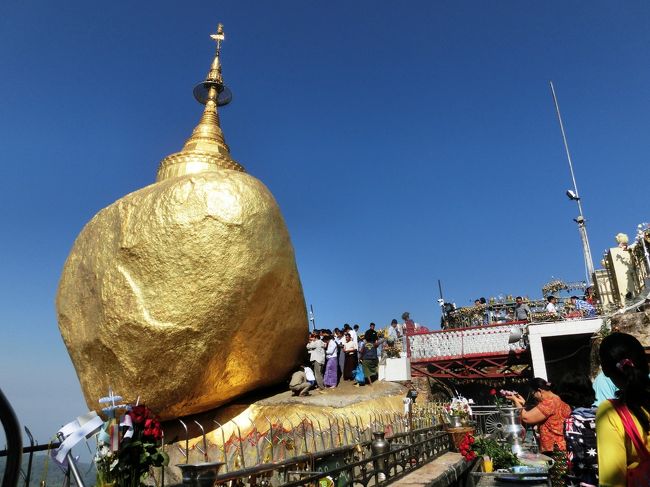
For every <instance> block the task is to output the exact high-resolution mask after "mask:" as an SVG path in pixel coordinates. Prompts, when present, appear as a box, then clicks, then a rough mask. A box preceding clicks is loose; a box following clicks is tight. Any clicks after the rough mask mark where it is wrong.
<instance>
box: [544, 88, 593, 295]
mask: <svg viewBox="0 0 650 487" xmlns="http://www.w3.org/2000/svg"><path fill="white" fill-rule="evenodd" d="M549 84H550V85H551V94H552V95H553V103H554V104H555V112H556V113H557V119H558V122H559V123H560V131H561V132H562V141H563V142H564V151H565V152H566V157H567V160H568V161H569V171H571V181H573V192H574V194H575V198H571V199H574V200H575V201H576V203H577V204H578V212H579V214H580V216H579V217H578V218H576V219H575V222H576V223H577V224H578V231H579V232H580V238H581V239H582V252H583V254H584V258H585V268H586V272H587V283H588V284H591V280H592V276H593V274H594V261H593V259H592V257H591V248H590V247H589V237H587V227H586V226H585V217H584V214H583V212H582V203H581V202H580V194H579V193H578V185H577V184H576V176H575V173H574V172H573V161H572V160H571V153H570V152H569V143H568V142H567V138H566V133H565V132H564V123H563V122H562V115H561V114H560V105H559V103H558V101H557V96H556V94H555V87H554V86H553V82H552V81H549Z"/></svg>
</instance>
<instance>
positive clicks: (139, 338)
mask: <svg viewBox="0 0 650 487" xmlns="http://www.w3.org/2000/svg"><path fill="white" fill-rule="evenodd" d="M212 37H213V38H214V39H215V40H216V41H217V55H216V56H215V60H214V62H213V64H212V67H211V69H210V73H209V74H208V77H207V79H206V80H205V81H204V82H202V83H201V84H199V86H197V88H196V89H195V96H197V99H199V100H200V101H202V102H203V103H205V105H206V107H205V111H204V113H203V116H202V118H201V121H200V123H199V125H198V126H197V127H196V128H195V129H194V132H193V134H192V136H191V137H190V139H188V141H187V142H186V144H185V146H184V147H183V150H182V151H181V152H179V153H177V154H172V155H170V156H168V157H166V158H165V159H164V160H163V161H162V162H161V164H160V168H159V170H158V177H157V182H156V183H155V184H152V185H150V186H147V187H145V188H143V189H140V190H138V191H136V192H134V193H131V194H129V195H127V196H124V197H123V198H121V199H120V200H118V201H116V202H115V203H113V204H112V205H110V206H108V207H107V208H104V209H103V210H101V211H100V212H99V213H98V214H97V215H96V216H95V217H94V218H93V219H92V220H91V221H90V222H89V223H88V224H87V225H86V227H85V228H84V229H83V230H82V232H81V234H80V235H79V236H78V237H77V240H76V241H75V243H74V247H73V249H72V251H71V253H70V255H69V256H68V259H67V261H66V263H65V267H64V269H63V274H62V276H61V281H60V283H59V289H58V294H57V312H58V320H59V328H60V330H61V334H62V336H63V339H64V341H65V344H66V346H67V348H68V352H69V354H70V356H71V358H72V361H73V364H74V366H75V369H76V371H77V375H78V376H79V380H80V382H81V386H82V389H83V392H84V396H85V398H86V402H87V403H88V406H89V407H91V408H96V407H97V400H98V398H99V397H101V396H104V395H105V394H106V391H107V390H108V389H109V387H112V388H113V390H115V391H117V392H119V393H120V394H121V395H123V396H125V397H126V398H128V399H130V400H135V398H136V397H138V396H140V398H141V401H144V402H146V403H147V405H148V406H149V407H151V408H152V409H153V410H154V411H156V412H157V413H158V414H160V416H161V417H162V418H163V419H169V418H174V417H178V416H184V415H187V414H193V413H197V412H202V411H206V410H209V409H211V408H214V407H216V406H218V405H220V404H223V403H225V402H227V401H228V400H229V399H232V398H233V397H235V396H237V395H240V394H242V393H245V392H247V391H250V390H252V389H255V388H258V387H262V386H266V385H271V384H273V383H277V382H279V381H282V380H283V379H284V378H285V377H286V375H287V374H288V373H289V372H290V371H291V370H292V369H293V367H294V366H295V365H296V363H297V362H298V361H299V359H300V356H301V354H302V352H303V350H304V337H305V334H306V333H307V329H308V327H307V316H306V310H305V303H304V298H303V294H302V287H301V284H300V279H299V277H298V271H297V268H296V263H295V257H294V253H293V248H292V246H291V241H290V239H289V234H288V232H287V229H286V226H285V224H284V220H283V218H282V215H281V213H280V209H279V208H278V205H277V203H276V202H275V200H274V198H273V196H272V195H271V193H270V192H269V191H268V189H267V188H266V187H265V186H264V184H262V183H261V182H260V181H259V180H257V179H255V178H254V177H252V176H250V175H248V174H246V172H245V171H244V168H243V167H242V166H241V165H239V164H238V163H237V162H235V161H234V160H232V158H231V157H230V151H229V149H228V146H227V145H226V143H225V141H224V137H223V133H222V131H221V128H220V126H219V117H218V114H217V106H219V105H222V104H225V103H227V102H228V101H229V96H228V95H229V91H228V89H227V88H226V87H225V85H224V84H223V81H222V77H221V66H220V63H219V51H220V43H221V40H223V31H222V29H221V26H220V28H219V30H218V32H217V34H215V35H214V36H212Z"/></svg>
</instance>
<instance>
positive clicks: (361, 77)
mask: <svg viewBox="0 0 650 487" xmlns="http://www.w3.org/2000/svg"><path fill="white" fill-rule="evenodd" d="M649 16H650V4H648V3H647V2H641V1H639V2H624V3H623V2H604V1H596V2H573V1H571V2H566V1H562V2H560V1H558V2H521V1H499V2H497V1H493V2H456V1H449V2H439V1H436V2H431V1H411V2H403V3H396V2H388V1H384V2H370V1H358V2H343V1H333V2H325V3H323V2H304V1H290V2H289V1H287V2H284V1H278V2H262V1H259V2H218V3H217V2H213V1H203V2H185V3H181V2H176V1H165V2H162V1H156V2H154V1H142V2H100V3H98V2H82V1H67V2H51V1H45V0H42V1H29V0H4V1H2V2H1V3H0V67H1V68H0V72H1V75H0V150H1V151H2V152H1V153H2V156H1V160H2V178H1V180H2V191H0V199H1V201H0V203H1V207H2V215H3V232H2V238H1V239H0V255H2V261H3V265H2V279H1V280H0V296H1V300H2V306H0V316H1V323H2V328H1V329H0V345H1V347H2V349H1V350H0V386H1V387H2V388H3V390H4V391H5V392H6V394H7V395H8V396H9V397H10V399H11V400H12V402H13V404H14V406H15V408H16V410H17V413H18V415H19V417H20V419H21V421H22V422H23V423H24V424H26V425H28V426H30V427H31V428H32V429H33V430H34V431H35V432H36V436H37V439H38V440H40V441H45V440H46V439H47V436H48V435H49V434H52V433H54V432H55V431H56V429H57V427H58V426H59V425H61V424H62V423H64V422H66V421H68V420H70V419H72V418H73V417H75V416H76V415H78V414H81V413H83V412H85V406H84V403H83V402H82V400H81V394H80V391H79V386H78V384H77V380H76V376H75V374H74V371H73V368H72V366H71V364H70V361H69V359H68V356H67V353H66V351H65V347H64V346H63V344H62V341H61V338H60V335H59V332H58V328H57V324H56V316H55V310H54V297H55V292H56V287H57V282H58V278H59V274H60V271H61V268H62V266H63V263H64V261H65V258H66V256H67V254H68V252H69V250H70V248H71V246H72V244H73V241H74V239H75V237H76V235H77V234H78V233H79V231H80V230H81V228H82V227H83V226H84V224H85V223H86V222H88V220H89V219H90V218H91V217H92V216H93V215H94V214H95V213H96V212H97V211H98V210H100V209H101V208H103V207H105V206H107V205H109V204H111V203H112V202H113V201H115V200H116V199H118V198H120V197H121V196H123V195H125V194H127V193H129V192H131V191H134V190H137V189H139V188H141V187H143V186H145V185H147V184H150V183H152V182H153V180H154V177H155V172H156V168H157V165H158V162H159V161H160V160H161V159H162V158H163V157H164V156H165V155H167V154H169V153H171V152H174V151H176V150H178V149H179V148H180V147H181V146H182V144H183V142H184V140H185V139H186V138H187V137H188V136H189V134H190V133H191V130H192V128H193V127H194V125H195V123H196V122H197V120H198V118H199V116H200V113H201V107H200V106H199V105H198V104H197V103H196V102H195V101H194V100H193V98H192V87H193V86H194V84H195V83H196V82H198V81H200V80H201V79H202V78H203V77H204V76H205V74H206V72H207V69H208V67H209V64H210V61H211V59H212V55H213V51H214V48H213V44H212V41H211V40H210V38H209V37H208V35H209V34H210V33H212V32H214V29H215V26H216V23H217V22H218V21H221V22H223V23H224V24H225V29H226V36H227V39H226V43H225V45H224V53H223V65H224V76H225V79H226V81H227V83H228V84H229V86H230V87H231V89H232V91H233V93H234V101H233V103H232V104H231V105H230V106H228V107H226V108H225V109H224V110H222V112H221V114H222V126H223V129H224V131H225V134H226V137H227V141H228V143H229V144H230V146H231V149H232V153H233V156H234V157H235V158H236V159H237V160H238V161H240V162H241V163H242V164H244V166H245V167H246V168H247V170H248V172H249V173H251V174H252V175H254V176H256V177H258V178H259V179H261V180H262V181H263V182H264V183H265V184H266V185H267V186H268V187H269V188H270V189H271V191H272V192H273V194H274V195H275V197H276V198H277V200H278V202H279V204H280V206H281V208H282V211H283V213H284V216H285V219H286V222H287V225H288V227H289V231H290V233H291V236H292V240H293V244H294V247H295V250H296V256H297V261H298V267H299V270H300V275H301V278H302V282H303V286H304V290H305V298H306V300H307V303H313V305H314V307H315V309H316V314H317V322H318V325H319V326H329V327H334V326H336V325H340V324H341V323H343V322H350V323H355V322H358V323H360V324H361V326H362V328H365V327H366V326H367V324H368V323H369V322H370V321H375V322H377V323H378V324H381V325H385V324H386V323H387V322H389V320H390V319H391V318H393V317H398V316H399V315H400V314H401V313H402V312H403V311H405V310H408V311H410V312H411V314H412V316H413V317H414V318H415V319H416V321H418V322H420V323H422V324H425V325H428V326H435V325H436V324H437V322H438V320H439V312H438V310H437V307H436V303H435V300H436V298H437V297H438V296H437V283H436V280H437V279H438V278H440V279H442V281H443V284H444V290H445V294H446V297H448V298H449V299H452V300H454V301H456V303H457V304H459V305H462V304H467V303H468V302H469V301H470V300H472V299H473V298H475V297H478V296H486V297H489V296H492V295H497V294H499V293H504V294H508V293H512V294H517V293H521V294H528V295H530V296H538V295H540V294H541V292H540V289H541V286H542V285H543V284H544V283H545V282H547V281H548V280H549V279H550V278H551V277H552V276H555V277H561V278H564V279H568V280H579V279H582V278H583V276H584V273H583V262H582V254H581V249H580V242H579V237H578V233H577V230H576V228H575V224H574V223H573V221H572V218H574V217H575V216H576V209H575V204H573V203H571V202H570V201H568V200H567V199H566V197H565V196H564V192H565V190H566V189H568V188H569V187H570V177H569V173H568V168H567V164H566V160H565V156H564V152H563V148H562V142H561V138H560V133H559V129H558V125H557V120H556V118H555V113H554V109H553V105H552V100H551V96H550V93H549V88H548V81H549V80H550V79H552V80H554V81H555V84H556V88H557V90H558V96H559V99H560V104H561V108H562V111H563V115H564V118H565V124H566V128H567V132H568V137H569V142H570V147H571V149H572V154H573V157H574V162H575V168H576V172H577V177H578V184H579V189H580V192H581V193H582V196H583V200H584V208H585V212H586V215H587V218H588V219H589V223H588V225H589V234H590V237H591V243H592V249H593V252H594V256H595V260H596V262H598V261H599V260H600V255H602V251H603V250H604V249H605V248H606V247H608V246H611V245H613V243H614V241H613V236H614V235H615V234H616V233H617V232H619V231H624V232H627V233H630V234H632V233H633V232H634V227H635V225H636V224H637V223H639V222H641V221H644V220H647V219H648V217H649V216H650V215H649V214H648V209H649V205H648V196H647V195H648V192H647V186H648V179H649V176H650V165H649V164H648V154H650V138H649V137H648V135H647V134H648V127H649V126H650V120H649V117H650V90H649V89H648V87H649V86H650V68H649V66H650V63H649V62H648V61H649V59H648V57H649V53H650V29H649V25H650V24H649Z"/></svg>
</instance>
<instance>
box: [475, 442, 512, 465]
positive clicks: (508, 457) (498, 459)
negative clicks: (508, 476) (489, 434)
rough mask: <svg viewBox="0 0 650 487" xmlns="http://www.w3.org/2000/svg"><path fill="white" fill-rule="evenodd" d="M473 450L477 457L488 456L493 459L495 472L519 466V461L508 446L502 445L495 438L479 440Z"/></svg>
mask: <svg viewBox="0 0 650 487" xmlns="http://www.w3.org/2000/svg"><path fill="white" fill-rule="evenodd" d="M472 450H474V451H475V452H476V454H477V455H480V456H484V455H487V456H489V457H490V458H492V464H493V465H494V468H495V470H497V469H500V468H510V467H513V466H515V465H519V460H518V459H517V457H516V456H515V455H514V454H513V453H512V452H511V451H510V447H509V446H508V445H505V446H503V445H501V444H500V443H498V442H497V441H496V440H495V439H493V438H477V439H475V441H474V444H473V445H472Z"/></svg>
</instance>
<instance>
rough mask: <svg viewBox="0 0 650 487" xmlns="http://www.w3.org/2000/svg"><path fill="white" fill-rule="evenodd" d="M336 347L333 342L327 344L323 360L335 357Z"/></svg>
mask: <svg viewBox="0 0 650 487" xmlns="http://www.w3.org/2000/svg"><path fill="white" fill-rule="evenodd" d="M336 352H337V346H336V341H335V340H330V341H329V343H328V344H327V350H325V358H332V357H336Z"/></svg>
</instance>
